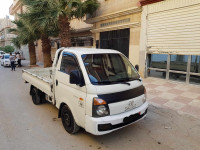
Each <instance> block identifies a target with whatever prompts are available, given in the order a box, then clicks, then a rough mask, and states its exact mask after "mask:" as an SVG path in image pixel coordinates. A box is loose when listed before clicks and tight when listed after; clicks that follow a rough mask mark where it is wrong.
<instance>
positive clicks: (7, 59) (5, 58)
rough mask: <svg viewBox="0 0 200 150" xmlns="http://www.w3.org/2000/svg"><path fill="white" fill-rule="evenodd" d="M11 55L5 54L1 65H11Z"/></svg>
mask: <svg viewBox="0 0 200 150" xmlns="http://www.w3.org/2000/svg"><path fill="white" fill-rule="evenodd" d="M9 58H10V55H9V54H4V55H3V56H2V58H1V65H2V66H10V59H9Z"/></svg>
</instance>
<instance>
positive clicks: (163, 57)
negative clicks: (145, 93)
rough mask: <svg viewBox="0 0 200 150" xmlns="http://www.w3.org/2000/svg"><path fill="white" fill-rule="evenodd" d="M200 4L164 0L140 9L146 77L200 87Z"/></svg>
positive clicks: (179, 0) (195, 0)
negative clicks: (141, 10) (198, 85)
mask: <svg viewBox="0 0 200 150" xmlns="http://www.w3.org/2000/svg"><path fill="white" fill-rule="evenodd" d="M199 14H200V1H199V0H189V1H188V0H166V1H161V2H157V3H154V4H149V5H145V6H143V12H142V29H141V41H144V42H143V43H142V44H141V49H145V50H146V53H147V57H146V76H151V77H159V78H166V79H170V80H176V81H182V82H186V83H194V84H200V30H199V29H200V23H199V22H200V15H199Z"/></svg>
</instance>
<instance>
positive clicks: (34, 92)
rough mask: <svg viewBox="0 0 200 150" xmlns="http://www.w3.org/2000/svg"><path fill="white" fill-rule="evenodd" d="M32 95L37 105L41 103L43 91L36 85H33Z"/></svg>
mask: <svg viewBox="0 0 200 150" xmlns="http://www.w3.org/2000/svg"><path fill="white" fill-rule="evenodd" d="M31 95H32V101H33V103H34V104H35V105H39V104H41V98H42V95H41V92H40V90H38V89H37V88H36V87H33V88H32V90H31Z"/></svg>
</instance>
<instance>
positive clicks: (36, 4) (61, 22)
mask: <svg viewBox="0 0 200 150" xmlns="http://www.w3.org/2000/svg"><path fill="white" fill-rule="evenodd" d="M22 1H23V4H24V5H26V6H29V8H31V9H30V12H34V13H35V14H37V15H36V16H35V17H36V18H35V19H33V20H32V21H33V22H34V23H35V26H37V27H40V28H42V29H45V28H46V27H47V26H49V25H50V24H51V25H53V26H54V27H58V28H59V39H60V41H61V47H70V46H71V34H70V20H72V19H82V18H83V17H84V16H85V15H86V14H90V15H92V14H93V13H94V12H95V11H96V10H97V8H98V7H99V2H98V0H85V1H82V0H22ZM38 14H39V15H38Z"/></svg>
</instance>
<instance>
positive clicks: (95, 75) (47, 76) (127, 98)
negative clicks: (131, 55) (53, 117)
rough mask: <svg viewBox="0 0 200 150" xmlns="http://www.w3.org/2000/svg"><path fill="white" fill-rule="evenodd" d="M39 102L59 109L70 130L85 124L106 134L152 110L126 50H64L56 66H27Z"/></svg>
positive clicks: (91, 130) (26, 76)
mask: <svg viewBox="0 0 200 150" xmlns="http://www.w3.org/2000/svg"><path fill="white" fill-rule="evenodd" d="M22 77H23V79H24V80H25V81H26V83H30V84H31V87H30V95H31V96H32V100H33V103H34V104H36V105H39V104H41V103H42V102H44V101H45V100H47V101H49V102H50V103H52V104H53V105H55V106H56V107H57V108H58V110H59V111H58V117H61V119H62V123H63V126H64V128H65V130H66V131H67V132H68V133H72V134H73V133H76V132H77V131H78V130H79V128H80V127H82V128H84V129H85V130H86V131H87V132H89V133H92V134H94V135H103V134H107V133H110V132H112V131H115V130H117V129H120V128H122V127H125V126H127V125H130V124H132V123H134V122H136V121H138V120H140V119H142V118H144V117H145V116H146V114H147V109H148V103H147V102H146V90H145V87H144V86H143V83H142V80H141V78H140V76H139V74H138V72H137V70H136V69H135V68H134V67H133V65H132V64H131V63H130V61H129V60H128V59H127V58H126V57H125V56H124V55H123V54H122V53H120V52H118V51H115V50H108V49H107V50H104V49H95V48H60V49H59V50H57V52H56V55H55V58H54V62H53V66H52V68H45V69H44V68H34V69H27V70H23V73H22Z"/></svg>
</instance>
